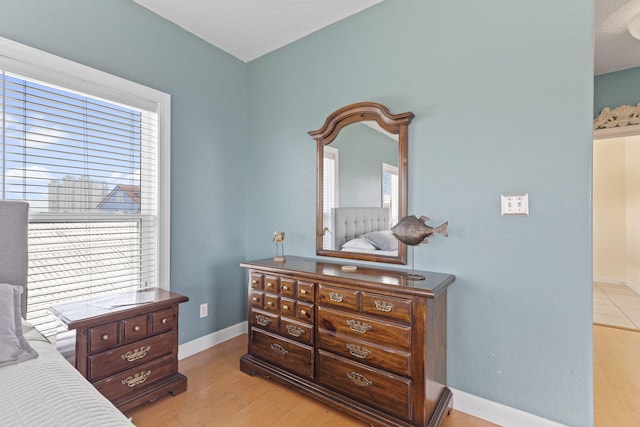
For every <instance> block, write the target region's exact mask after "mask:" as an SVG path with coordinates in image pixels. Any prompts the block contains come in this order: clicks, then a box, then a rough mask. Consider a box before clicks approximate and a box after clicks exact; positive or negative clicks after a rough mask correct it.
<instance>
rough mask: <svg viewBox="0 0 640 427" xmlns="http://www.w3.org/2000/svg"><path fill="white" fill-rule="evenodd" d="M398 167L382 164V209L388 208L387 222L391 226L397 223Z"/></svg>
mask: <svg viewBox="0 0 640 427" xmlns="http://www.w3.org/2000/svg"><path fill="white" fill-rule="evenodd" d="M399 188H400V184H399V182H398V167H397V166H393V165H389V164H387V163H382V207H383V208H389V221H390V222H391V224H389V225H390V226H393V225H395V224H397V223H398V220H399V218H398V190H399Z"/></svg>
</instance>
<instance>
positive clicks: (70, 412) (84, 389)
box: [0, 323, 133, 427]
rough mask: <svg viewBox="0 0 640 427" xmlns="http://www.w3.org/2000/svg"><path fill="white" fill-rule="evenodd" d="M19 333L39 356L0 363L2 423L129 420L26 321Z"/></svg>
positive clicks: (64, 425)
mask: <svg viewBox="0 0 640 427" xmlns="http://www.w3.org/2000/svg"><path fill="white" fill-rule="evenodd" d="M24 336H25V338H26V339H27V340H28V341H29V344H31V346H32V347H33V348H34V349H35V350H36V351H37V352H38V353H39V357H37V358H35V359H32V360H27V361H25V362H21V363H18V364H15V365H10V366H4V367H1V368H0V424H1V425H2V426H11V427H13V426H16V427H17V426H29V427H31V426H34V427H35V426H37V427H40V426H47V427H53V426H60V427H75V426H77V427H87V426H109V427H112V426H115V427H117V426H129V427H131V426H132V425H133V424H131V423H130V422H129V421H128V420H127V418H126V417H125V416H124V415H123V414H122V413H121V412H120V411H119V410H118V409H116V407H115V406H113V405H112V404H111V403H110V402H109V401H108V400H107V399H106V398H105V397H104V396H102V395H101V394H100V393H99V392H98V391H97V390H96V389H95V388H94V387H93V386H92V385H91V384H90V383H89V382H88V381H87V380H86V379H85V378H84V377H83V376H82V375H80V373H79V372H78V371H76V370H75V368H74V367H73V366H72V365H71V364H70V363H69V362H67V360H65V359H64V357H62V355H61V354H60V353H59V352H58V351H57V350H56V348H55V346H53V345H52V344H51V343H49V342H48V341H47V340H46V339H45V338H44V337H43V336H42V335H40V333H38V332H37V331H36V330H35V329H33V327H31V326H30V325H28V324H26V323H25V324H24Z"/></svg>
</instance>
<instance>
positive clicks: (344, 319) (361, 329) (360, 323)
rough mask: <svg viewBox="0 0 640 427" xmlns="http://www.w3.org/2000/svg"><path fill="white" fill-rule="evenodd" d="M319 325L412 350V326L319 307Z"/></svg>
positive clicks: (329, 329) (371, 340)
mask: <svg viewBox="0 0 640 427" xmlns="http://www.w3.org/2000/svg"><path fill="white" fill-rule="evenodd" d="M318 327H319V328H324V329H327V330H328V331H331V332H335V333H336V334H342V335H346V336H349V337H353V338H356V339H359V340H363V341H369V342H373V343H374V344H379V345H384V346H393V347H395V348H402V349H406V350H411V327H410V326H407V325H402V324H393V323H390V322H384V321H382V320H378V319H373V318H371V317H368V316H362V315H359V314H357V313H350V312H346V311H345V312H341V311H337V310H332V309H328V308H324V307H318Z"/></svg>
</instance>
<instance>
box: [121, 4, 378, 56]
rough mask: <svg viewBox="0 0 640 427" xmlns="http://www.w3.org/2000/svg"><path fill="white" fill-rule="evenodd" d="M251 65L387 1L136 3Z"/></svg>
mask: <svg viewBox="0 0 640 427" xmlns="http://www.w3.org/2000/svg"><path fill="white" fill-rule="evenodd" d="M133 1H135V2H136V3H138V4H140V5H141V6H144V7H145V8H147V9H149V10H151V11H152V12H155V13H156V14H158V15H160V16H162V17H164V18H165V19H167V20H169V21H171V22H173V23H175V24H177V25H179V26H180V27H182V28H184V29H185V30H187V31H189V32H191V33H193V34H195V35H196V36H198V37H200V38H201V39H203V40H205V41H207V42H209V43H211V44H212V45H214V46H216V47H218V48H220V49H222V50H224V51H225V52H227V53H230V54H231V55H233V56H235V57H236V58H239V59H241V60H243V61H245V62H249V61H251V60H253V59H256V58H258V57H260V56H262V55H264V54H266V53H269V52H271V51H273V50H276V49H278V48H280V47H282V46H285V45H287V44H289V43H291V42H293V41H296V40H298V39H300V38H302V37H305V36H307V35H309V34H311V33H313V32H315V31H318V30H319V29H321V28H323V27H326V26H327V25H330V24H332V23H334V22H337V21H340V20H341V19H344V18H346V17H348V16H351V15H353V14H356V13H358V12H360V11H362V10H364V9H366V8H368V7H371V6H373V5H374V4H376V3H380V2H381V1H383V0H179V1H176V0H133Z"/></svg>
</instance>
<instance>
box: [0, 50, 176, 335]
mask: <svg viewBox="0 0 640 427" xmlns="http://www.w3.org/2000/svg"><path fill="white" fill-rule="evenodd" d="M0 113H1V114H2V116H1V121H0V135H1V137H2V139H1V140H0V191H1V193H0V196H1V198H2V199H8V200H25V201H28V202H29V205H30V209H29V283H28V287H29V289H28V301H27V304H28V309H27V320H29V321H30V322H31V323H32V324H34V326H36V327H37V328H38V329H40V330H41V331H42V332H43V333H45V335H49V334H52V333H53V332H54V328H55V322H54V321H53V319H52V318H51V316H50V315H49V314H48V309H49V307H50V306H52V305H55V304H61V303H66V302H72V301H77V300H81V299H89V298H95V297H98V296H102V295H105V294H106V293H111V292H121V291H128V290H133V289H137V288H141V287H148V286H159V287H163V288H168V278H169V269H168V265H169V259H168V254H169V250H168V224H169V222H168V221H169V218H168V206H169V204H168V203H169V200H168V196H169V194H168V188H169V186H168V183H169V181H168V175H169V167H168V165H169V163H168V153H169V151H168V150H169V141H168V135H169V133H168V117H169V96H168V95H166V94H164V93H161V92H158V91H155V90H153V89H149V88H146V87H143V86H140V85H138V84H135V83H132V82H129V81H125V80H122V79H120V78H117V77H114V76H111V75H108V74H105V73H102V72H99V71H97V70H93V69H90V68H87V67H84V66H82V65H79V64H75V63H71V62H69V61H66V60H63V59H61V58H55V57H52V56H51V55H48V54H45V53H43V52H40V51H37V50H34V49H31V48H28V47H25V46H22V45H19V44H17V43H13V42H10V41H8V40H4V39H0Z"/></svg>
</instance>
